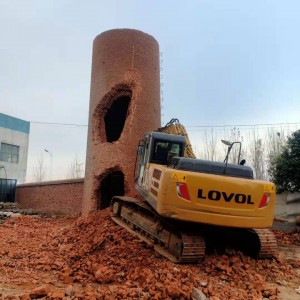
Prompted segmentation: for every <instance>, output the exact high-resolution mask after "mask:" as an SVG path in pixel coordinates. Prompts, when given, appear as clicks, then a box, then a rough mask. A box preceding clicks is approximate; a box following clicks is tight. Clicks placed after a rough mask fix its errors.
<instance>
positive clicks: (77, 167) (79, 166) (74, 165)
mask: <svg viewBox="0 0 300 300" xmlns="http://www.w3.org/2000/svg"><path fill="white" fill-rule="evenodd" d="M83 176H84V163H79V162H78V159H77V155H76V156H75V157H74V159H73V161H72V162H71V164H70V165H69V170H68V174H67V178H82V177H83Z"/></svg>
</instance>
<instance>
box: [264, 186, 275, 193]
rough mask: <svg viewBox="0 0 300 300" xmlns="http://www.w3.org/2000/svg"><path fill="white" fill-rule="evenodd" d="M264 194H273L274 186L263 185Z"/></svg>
mask: <svg viewBox="0 0 300 300" xmlns="http://www.w3.org/2000/svg"><path fill="white" fill-rule="evenodd" d="M264 192H266V193H272V192H274V185H272V184H264Z"/></svg>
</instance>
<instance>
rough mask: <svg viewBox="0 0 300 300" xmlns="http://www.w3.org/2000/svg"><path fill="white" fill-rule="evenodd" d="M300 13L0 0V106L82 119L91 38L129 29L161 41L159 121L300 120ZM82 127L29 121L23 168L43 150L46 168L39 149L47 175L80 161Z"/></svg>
mask: <svg viewBox="0 0 300 300" xmlns="http://www.w3.org/2000/svg"><path fill="white" fill-rule="evenodd" d="M299 14H300V1H297V0H295V1H289V0H286V1H280V0H277V1H276V0H272V1H271V0H270V1H263V0H248V1H247V0H243V1H241V0H235V1H233V0H226V1H224V0H219V1H217V0H203V1H201V0H197V1H174V0H173V1H130V0H128V1H113V0H110V1H103V0H100V1H89V0H87V1H74V0H72V1H63V0H56V1H38V0H36V1H29V0H27V1H24V0H21V1H15V0H7V1H5V0H0V37H1V43H0V112H2V113H4V114H8V115H12V116H14V117H18V118H21V119H25V120H28V121H35V122H38V121H42V122H53V123H72V124H73V123H75V124H87V122H88V109H89V92H90V73H91V57H92V42H93V39H94V37H95V36H96V35H98V34H99V33H101V32H103V31H105V30H108V29H113V28H133V29H139V30H142V31H144V32H146V33H149V34H151V35H152V36H154V37H155V38H156V39H157V41H158V42H159V45H160V51H161V52H162V58H163V63H162V66H161V67H162V77H163V79H162V83H163V97H164V103H163V107H164V108H163V111H162V113H163V121H164V122H167V121H169V119H171V118H173V117H177V118H179V119H180V121H181V122H182V123H183V124H184V125H186V126H197V125H201V126H210V125H231V124H236V125H239V124H257V123H290V122H295V123H298V122H300V113H299V112H300V76H299V72H300V59H299V53H300V39H299V29H300V18H299ZM188 128H192V127H188ZM86 132H87V128H86V127H80V126H77V127H75V126H58V125H56V126H54V125H42V124H38V123H32V124H31V135H30V147H29V160H28V173H29V176H30V174H31V173H32V171H33V168H34V164H35V162H36V159H37V157H38V156H39V155H42V154H43V156H44V159H45V161H46V163H47V164H48V169H49V168H50V156H49V155H48V154H47V153H46V152H44V151H43V150H44V149H48V150H49V151H50V152H51V153H52V155H53V172H52V173H53V178H62V177H64V176H65V175H66V173H67V169H68V166H69V165H70V164H71V162H72V160H73V159H74V157H75V155H77V157H78V161H79V162H84V160H85V149H86ZM192 137H193V136H192Z"/></svg>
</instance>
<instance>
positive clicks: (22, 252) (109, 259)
mask: <svg viewBox="0 0 300 300" xmlns="http://www.w3.org/2000/svg"><path fill="white" fill-rule="evenodd" d="M275 233H276V236H277V238H278V243H279V245H280V246H279V253H278V255H277V256H276V257H275V258H274V259H271V260H255V259H252V258H250V257H247V256H245V255H243V254H242V253H240V252H237V251H234V250H228V251H226V252H225V253H223V254H220V253H219V254H218V253H215V254H209V255H207V257H206V258H205V260H204V261H202V262H200V263H198V264H193V265H178V264H177V265H176V264H173V263H171V262H169V261H168V260H166V259H165V258H163V257H161V256H160V255H159V254H157V253H155V252H154V250H153V249H151V247H149V246H148V245H146V244H145V243H144V242H141V241H140V240H139V239H137V238H136V237H134V236H132V235H130V234H129V233H127V232H126V231H125V230H124V229H122V228H120V227H119V226H117V225H115V224H114V223H113V222H112V221H111V219H110V217H109V211H108V210H104V211H100V212H97V213H95V214H93V215H91V216H89V217H88V218H82V217H72V218H70V217H68V218H67V217H63V218H62V217H61V218H49V217H47V218H46V217H39V216H19V217H11V218H9V219H7V220H6V221H5V222H4V223H2V224H0V299H23V300H25V299H38V298H40V299H211V300H217V299H220V300H221V299H222V300H223V299H232V300H235V299H249V300H250V299H286V300H288V299H291V300H296V299H300V288H299V286H300V237H299V233H282V232H275ZM298 288H299V292H297V291H296V289H298ZM197 293H198V296H197V297H198V298H197V297H196V296H195V294H197ZM1 297H2V298H1ZM201 297H202V298H201Z"/></svg>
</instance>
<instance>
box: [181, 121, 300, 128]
mask: <svg viewBox="0 0 300 300" xmlns="http://www.w3.org/2000/svg"><path fill="white" fill-rule="evenodd" d="M299 124H300V122H298V123H262V124H233V125H187V126H185V127H193V128H195V127H197V128H198V127H199V128H224V127H257V126H287V125H299Z"/></svg>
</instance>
